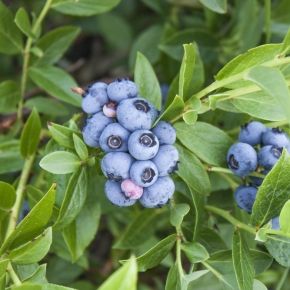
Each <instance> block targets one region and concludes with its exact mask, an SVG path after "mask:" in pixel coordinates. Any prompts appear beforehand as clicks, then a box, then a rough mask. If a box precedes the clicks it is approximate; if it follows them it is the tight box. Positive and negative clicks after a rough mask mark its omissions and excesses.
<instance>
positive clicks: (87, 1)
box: [52, 0, 120, 16]
mask: <svg viewBox="0 0 290 290" xmlns="http://www.w3.org/2000/svg"><path fill="white" fill-rule="evenodd" d="M119 2H120V0H106V1H105V2H104V1H103V0H94V1H91V0H79V1H73V2H72V1H71V0H54V1H53V4H52V8H54V9H55V10H57V11H58V12H61V13H63V14H68V15H75V16H92V15H96V14H101V13H105V12H107V11H109V10H111V9H112V8H114V7H115V6H117V5H118V4H119Z"/></svg>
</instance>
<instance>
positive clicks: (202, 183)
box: [176, 145, 211, 195]
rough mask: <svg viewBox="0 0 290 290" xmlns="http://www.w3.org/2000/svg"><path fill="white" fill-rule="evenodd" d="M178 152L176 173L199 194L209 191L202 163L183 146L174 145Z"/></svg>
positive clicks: (208, 182)
mask: <svg viewBox="0 0 290 290" xmlns="http://www.w3.org/2000/svg"><path fill="white" fill-rule="evenodd" d="M176 147H177V149H178V152H179V161H180V163H179V166H178V167H179V168H178V171H177V172H176V173H177V175H179V176H180V177H181V179H183V180H184V181H185V183H186V184H187V185H188V186H189V187H191V188H192V189H193V190H194V191H197V192H199V193H201V194H205V195H206V194H208V193H209V192H210V187H211V186H210V181H209V178H208V174H207V172H206V171H205V169H204V167H203V165H202V163H201V162H200V161H199V160H198V159H197V158H196V157H195V156H194V155H193V154H192V153H191V152H190V151H188V150H186V149H185V148H184V147H182V146H180V145H177V146H176Z"/></svg>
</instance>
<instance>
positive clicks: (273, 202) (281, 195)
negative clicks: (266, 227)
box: [251, 150, 290, 227]
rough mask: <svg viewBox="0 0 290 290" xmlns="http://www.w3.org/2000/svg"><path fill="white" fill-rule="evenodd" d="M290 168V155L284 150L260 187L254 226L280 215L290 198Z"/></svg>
mask: <svg viewBox="0 0 290 290" xmlns="http://www.w3.org/2000/svg"><path fill="white" fill-rule="evenodd" d="M289 170H290V156H289V155H288V153H287V152H286V150H284V151H283V153H282V155H281V157H280V159H279V161H278V162H277V163H276V164H275V166H274V167H273V168H272V170H271V171H270V172H269V173H268V174H267V175H266V177H265V179H264V181H263V183H262V185H261V186H260V187H259V189H258V192H257V196H256V200H255V203H254V205H253V210H252V215H251V223H252V224H253V225H254V226H256V227H261V226H262V225H263V224H265V223H266V222H268V221H269V220H270V219H271V218H272V217H274V216H277V215H279V213H280V211H281V209H282V207H283V205H284V204H285V202H286V201H288V199H290V180H289V176H288V172H289Z"/></svg>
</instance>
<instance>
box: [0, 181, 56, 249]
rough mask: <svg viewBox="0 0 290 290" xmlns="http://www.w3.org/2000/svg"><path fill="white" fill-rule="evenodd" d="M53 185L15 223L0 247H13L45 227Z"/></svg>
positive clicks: (51, 203)
mask: <svg viewBox="0 0 290 290" xmlns="http://www.w3.org/2000/svg"><path fill="white" fill-rule="evenodd" d="M55 187H56V185H55V184H53V185H52V186H51V188H50V189H49V190H48V192H47V193H46V194H45V195H44V197H43V198H42V199H41V200H40V201H39V202H38V203H37V204H36V205H35V206H34V207H33V208H32V209H31V211H30V212H29V213H28V215H27V216H26V217H25V218H24V219H23V220H22V221H21V222H20V223H19V224H18V225H17V227H16V229H15V230H14V231H13V232H12V233H11V235H10V236H9V237H8V239H7V240H6V241H5V242H4V243H3V244H2V247H1V249H0V251H1V253H3V252H4V251H5V250H6V249H8V248H9V249H14V248H16V247H19V246H20V245H23V244H25V243H26V242H28V241H30V240H31V239H33V238H35V237H37V236H38V235H39V234H40V233H42V232H43V230H44V228H45V227H46V225H47V223H48V221H49V219H50V217H51V214H52V209H53V205H54V200H55Z"/></svg>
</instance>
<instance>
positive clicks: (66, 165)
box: [39, 151, 81, 174]
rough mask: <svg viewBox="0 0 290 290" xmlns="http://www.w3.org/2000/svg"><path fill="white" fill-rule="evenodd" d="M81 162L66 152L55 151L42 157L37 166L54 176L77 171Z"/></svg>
mask: <svg viewBox="0 0 290 290" xmlns="http://www.w3.org/2000/svg"><path fill="white" fill-rule="evenodd" d="M80 165H81V161H80V159H79V157H78V156H76V155H75V154H73V153H70V152H67V151H56V152H52V153H49V154H48V155H46V156H44V157H43V158H42V159H41V160H40V163H39V166H40V167H41V168H42V169H44V170H46V171H48V172H51V173H54V174H68V173H72V172H75V171H77V169H78V168H79V167H80Z"/></svg>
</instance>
